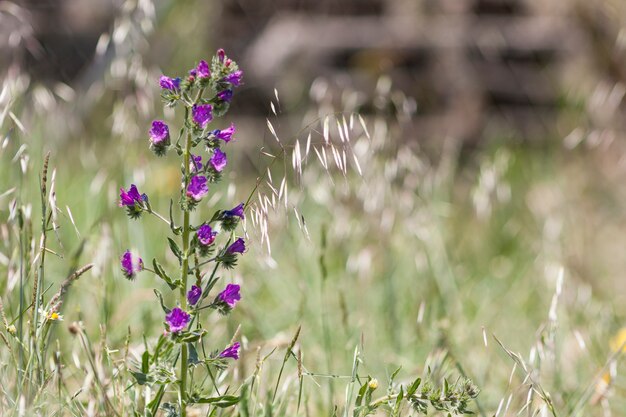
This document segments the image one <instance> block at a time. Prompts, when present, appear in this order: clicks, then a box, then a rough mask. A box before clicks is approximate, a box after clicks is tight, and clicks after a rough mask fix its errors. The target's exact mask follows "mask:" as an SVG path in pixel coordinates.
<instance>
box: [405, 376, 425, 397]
mask: <svg viewBox="0 0 626 417" xmlns="http://www.w3.org/2000/svg"><path fill="white" fill-rule="evenodd" d="M421 383H422V378H417V379H416V380H415V381H414V382H413V383H412V384H411V386H410V387H408V388H407V390H406V396H407V397H411V396H412V395H413V394H415V391H417V389H418V388H419V386H420V384H421Z"/></svg>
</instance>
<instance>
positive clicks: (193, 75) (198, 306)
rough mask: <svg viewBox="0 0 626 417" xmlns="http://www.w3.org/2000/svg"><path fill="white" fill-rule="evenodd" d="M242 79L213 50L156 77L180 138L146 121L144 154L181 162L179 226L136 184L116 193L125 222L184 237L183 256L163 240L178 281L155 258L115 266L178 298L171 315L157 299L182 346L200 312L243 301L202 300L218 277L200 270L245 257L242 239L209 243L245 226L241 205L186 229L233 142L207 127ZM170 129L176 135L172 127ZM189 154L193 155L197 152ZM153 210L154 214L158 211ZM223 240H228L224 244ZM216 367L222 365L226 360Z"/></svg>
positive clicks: (228, 291) (226, 353)
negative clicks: (180, 110) (140, 221)
mask: <svg viewBox="0 0 626 417" xmlns="http://www.w3.org/2000/svg"><path fill="white" fill-rule="evenodd" d="M242 78H243V73H242V71H241V70H239V67H238V66H237V64H236V63H235V62H234V61H233V60H231V59H229V58H228V57H227V56H226V54H225V53H224V50H222V49H220V50H218V51H217V55H216V57H214V58H213V59H212V60H208V62H207V61H206V60H200V61H199V62H198V63H197V65H196V66H195V67H194V68H192V69H191V70H189V72H188V75H187V76H185V77H184V79H181V78H179V77H169V76H166V75H161V76H160V78H159V86H160V88H161V98H162V100H163V102H164V103H165V105H166V106H167V107H171V108H173V107H176V106H182V107H184V109H185V120H184V126H183V128H182V129H181V131H180V133H178V131H176V130H174V131H173V132H175V133H176V136H178V140H177V141H176V143H175V144H174V143H173V140H172V137H171V135H170V133H171V132H170V126H168V124H167V123H166V122H165V121H164V120H158V119H156V120H152V122H151V125H150V126H149V128H147V129H146V131H147V134H148V139H149V145H150V149H151V150H152V151H153V152H154V153H155V154H156V155H158V156H162V155H165V154H166V152H167V151H168V150H169V149H170V148H172V149H173V150H175V151H176V154H177V155H178V156H179V157H182V159H183V161H184V162H183V167H182V171H183V177H182V183H183V187H182V190H181V194H180V197H181V199H180V209H181V211H182V212H183V221H182V222H180V223H179V222H178V221H175V219H174V214H173V213H174V210H173V209H172V207H173V204H170V216H169V220H168V219H167V218H166V217H165V216H162V215H161V214H159V213H157V211H155V210H153V207H152V205H151V204H150V201H149V200H148V197H147V195H146V194H142V193H140V191H139V189H138V188H137V186H136V185H135V184H131V185H130V188H128V190H126V189H124V188H120V199H119V206H120V207H124V208H125V210H126V211H127V212H128V214H129V216H130V217H132V218H138V217H139V216H140V215H141V214H142V213H144V212H145V213H147V214H149V215H154V216H155V217H158V218H159V219H161V220H163V221H164V222H165V223H168V224H169V226H170V228H171V230H172V233H173V234H174V235H176V236H178V237H179V238H180V236H182V241H183V242H182V243H183V248H184V249H183V250H181V249H180V247H179V246H178V245H179V243H177V242H175V240H173V239H169V238H168V242H169V246H170V249H171V251H172V253H173V254H174V255H175V256H176V257H177V258H178V260H179V265H178V266H180V269H179V271H180V272H182V273H183V278H182V279H175V280H174V279H172V278H170V276H171V275H169V274H168V272H167V271H166V268H169V266H166V267H164V266H162V265H161V264H159V262H158V261H157V260H156V259H154V260H153V262H152V264H151V265H153V268H154V270H152V269H150V267H144V262H143V260H142V259H141V258H140V257H139V256H138V255H137V254H135V253H131V251H129V250H127V251H125V252H124V253H123V254H122V255H121V257H120V259H119V262H120V267H121V271H122V273H123V275H124V276H125V277H126V278H127V279H129V280H133V279H135V278H136V276H137V274H138V273H139V272H141V271H144V270H145V271H149V272H152V273H154V274H155V276H158V277H159V278H161V279H162V280H163V281H164V282H165V283H166V284H167V285H168V286H169V288H170V289H172V290H175V291H180V298H179V299H178V301H177V306H176V307H174V308H172V309H171V310H170V309H169V308H168V307H167V306H166V305H164V304H163V303H164V301H163V299H161V304H162V307H163V309H164V310H165V312H166V314H165V320H164V325H165V329H166V330H165V331H164V334H165V335H170V336H171V339H172V342H173V343H177V344H181V345H182V346H185V345H184V344H187V343H193V344H195V343H197V341H198V338H200V337H202V335H203V333H204V331H200V330H199V329H195V326H191V323H192V319H197V318H198V317H197V316H199V315H200V314H201V313H202V312H203V311H205V309H206V308H212V309H215V310H218V311H219V312H220V313H222V314H227V313H229V312H230V311H231V310H232V309H233V308H235V306H236V305H237V304H238V303H239V302H240V300H241V298H242V296H241V287H240V285H237V284H227V285H226V286H225V287H224V288H223V289H222V290H221V292H219V293H218V291H217V290H216V291H215V292H216V293H217V295H214V294H211V299H207V297H208V296H209V295H210V293H211V292H212V288H214V285H215V283H216V282H217V280H218V279H219V277H217V276H214V275H206V274H205V273H204V271H202V270H201V268H202V267H203V266H204V265H205V264H207V263H211V262H213V263H214V264H215V266H221V267H224V268H233V267H234V266H235V265H236V263H237V260H238V258H239V256H240V255H241V254H243V253H244V252H245V251H246V242H245V241H244V239H243V238H236V239H234V241H231V240H228V242H230V243H227V244H226V245H223V246H218V245H217V244H216V242H215V241H216V239H217V236H218V232H219V233H220V236H222V235H226V236H232V232H233V231H234V230H235V229H236V228H237V225H238V224H239V222H240V221H242V220H243V219H244V216H245V214H244V212H245V204H244V203H241V204H239V205H237V206H236V207H233V208H232V209H230V210H219V211H216V212H215V213H214V215H213V217H210V220H208V221H207V220H205V221H204V223H202V224H201V225H200V226H199V227H197V228H196V226H195V224H197V223H194V224H190V213H189V212H190V211H191V210H193V209H195V208H196V207H197V206H198V205H199V203H200V202H201V201H202V200H203V199H204V198H205V197H206V196H207V195H208V193H209V183H217V182H219V181H220V179H221V178H222V173H223V172H224V171H225V169H226V167H227V166H228V163H229V160H228V156H227V155H226V150H225V146H226V144H228V143H229V142H231V141H233V140H234V139H235V132H236V128H235V125H234V124H233V123H231V124H230V126H228V127H226V128H224V129H215V130H213V129H214V128H212V127H211V128H209V124H210V123H211V122H212V121H213V118H214V116H215V117H221V116H222V115H224V114H225V113H226V112H227V111H228V109H229V107H230V104H229V103H230V102H231V100H232V98H233V90H234V88H235V87H238V86H240V85H241V84H242ZM172 128H173V129H175V128H174V127H173V126H172ZM174 139H176V138H174ZM201 144H202V145H204V147H205V149H206V152H207V153H206V154H202V155H195V154H192V153H191V152H192V151H194V149H196V148H197V147H198V146H199V145H201ZM195 152H198V153H199V151H198V150H196V151H195ZM229 155H230V154H229ZM203 158H204V159H203ZM154 208H157V207H156V205H155V207H154ZM211 225H212V226H213V227H211ZM190 233H195V235H193V236H191V237H190ZM174 238H176V237H175V236H174ZM226 239H228V238H227V237H226V238H224V240H226ZM190 240H191V241H190ZM185 268H187V269H185ZM185 271H186V272H187V274H185ZM191 276H193V277H195V282H193V284H192V285H191V286H190V287H189V285H188V279H189V280H190V279H191V278H189V277H191ZM213 297H214V298H213ZM205 300H206V301H205ZM209 300H213V301H212V302H211V301H209ZM205 302H206V304H205ZM203 304H204V305H203ZM192 327H194V328H193V329H192ZM196 330H198V331H196ZM183 351H184V350H183ZM240 351H241V344H240V343H239V342H235V343H232V344H231V345H229V346H227V347H226V348H225V349H224V350H222V351H221V352H219V351H218V352H219V353H214V354H213V355H212V359H214V360H216V359H217V360H220V358H221V359H234V360H237V359H239V356H240ZM220 361H221V360H220ZM221 362H222V363H224V364H225V362H226V361H221ZM188 364H189V363H188V361H181V363H180V365H181V375H187V374H186V372H187V369H188V368H187V366H188ZM182 391H184V389H183V390H182ZM187 395H188V394H187V393H185V392H182V396H181V397H180V398H181V400H180V401H179V406H180V407H182V406H184V405H185V402H186V401H184V399H185V398H186V396H187Z"/></svg>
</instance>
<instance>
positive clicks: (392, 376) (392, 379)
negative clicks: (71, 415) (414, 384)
mask: <svg viewBox="0 0 626 417" xmlns="http://www.w3.org/2000/svg"><path fill="white" fill-rule="evenodd" d="M400 369H402V367H399V368H398V369H396V370H395V371H394V372H393V374H391V378H390V379H389V384H390V385H391V383H392V382H393V381H394V380H395V379H396V376H398V373H399V372H400Z"/></svg>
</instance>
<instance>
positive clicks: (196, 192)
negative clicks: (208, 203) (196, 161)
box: [187, 175, 209, 201]
mask: <svg viewBox="0 0 626 417" xmlns="http://www.w3.org/2000/svg"><path fill="white" fill-rule="evenodd" d="M206 182H207V180H206V177H204V176H202V175H194V176H193V177H191V181H190V182H189V185H188V186H187V197H191V198H192V199H194V200H196V201H200V200H201V199H202V197H204V196H205V195H207V194H208V193H209V187H208V186H207V184H206Z"/></svg>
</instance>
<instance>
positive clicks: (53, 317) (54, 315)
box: [48, 311, 63, 321]
mask: <svg viewBox="0 0 626 417" xmlns="http://www.w3.org/2000/svg"><path fill="white" fill-rule="evenodd" d="M48 320H52V321H63V316H62V315H60V314H59V313H57V312H56V311H51V312H50V313H49V314H48Z"/></svg>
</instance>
